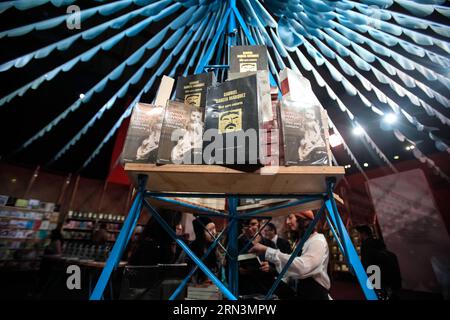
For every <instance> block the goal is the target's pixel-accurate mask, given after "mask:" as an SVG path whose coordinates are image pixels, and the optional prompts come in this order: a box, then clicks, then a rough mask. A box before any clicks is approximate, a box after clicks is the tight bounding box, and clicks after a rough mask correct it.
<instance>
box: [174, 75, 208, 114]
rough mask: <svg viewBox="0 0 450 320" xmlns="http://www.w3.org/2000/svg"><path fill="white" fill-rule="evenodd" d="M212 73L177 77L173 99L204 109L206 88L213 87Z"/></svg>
mask: <svg viewBox="0 0 450 320" xmlns="http://www.w3.org/2000/svg"><path fill="white" fill-rule="evenodd" d="M215 82H216V78H215V75H214V72H208V73H201V74H195V75H188V76H186V77H182V76H180V77H178V80H177V88H176V93H175V99H176V100H178V101H183V102H184V103H186V104H188V105H192V106H195V107H200V108H204V107H205V106H206V91H207V88H208V87H210V86H212V85H214V84H215Z"/></svg>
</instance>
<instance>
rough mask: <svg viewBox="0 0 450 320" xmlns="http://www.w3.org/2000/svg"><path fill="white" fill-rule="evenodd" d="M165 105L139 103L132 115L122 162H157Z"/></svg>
mask: <svg viewBox="0 0 450 320" xmlns="http://www.w3.org/2000/svg"><path fill="white" fill-rule="evenodd" d="M164 109H165V108H164V107H163V106H155V105H152V104H147V103H140V102H139V103H137V104H136V106H135V107H134V110H133V113H132V115H131V120H130V125H129V127H128V132H127V137H126V140H125V145H124V148H123V152H122V156H121V160H122V163H128V162H136V163H155V162H156V157H157V154H158V144H159V138H160V134H161V125H162V120H163V116H164Z"/></svg>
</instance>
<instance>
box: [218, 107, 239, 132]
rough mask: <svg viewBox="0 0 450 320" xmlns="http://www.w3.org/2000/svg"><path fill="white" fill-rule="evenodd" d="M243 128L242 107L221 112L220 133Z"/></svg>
mask: <svg viewBox="0 0 450 320" xmlns="http://www.w3.org/2000/svg"><path fill="white" fill-rule="evenodd" d="M239 130H242V109H234V110H229V111H225V112H221V113H220V114H219V133H220V134H222V133H228V132H236V131H239Z"/></svg>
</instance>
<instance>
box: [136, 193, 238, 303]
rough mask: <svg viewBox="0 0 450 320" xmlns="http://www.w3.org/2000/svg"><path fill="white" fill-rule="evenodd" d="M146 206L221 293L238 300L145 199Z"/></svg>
mask: <svg viewBox="0 0 450 320" xmlns="http://www.w3.org/2000/svg"><path fill="white" fill-rule="evenodd" d="M144 205H145V206H146V207H147V208H148V209H149V210H150V212H151V213H152V216H153V217H154V218H155V219H156V221H158V223H159V224H160V225H161V227H163V229H165V231H166V232H167V233H168V234H169V235H170V236H171V237H172V239H174V240H175V242H176V243H177V244H178V245H179V246H180V247H181V248H182V249H183V250H184V251H185V252H186V254H187V255H188V256H189V258H191V259H192V260H193V261H194V262H195V264H197V265H198V266H199V268H200V269H201V270H202V271H203V272H204V273H205V274H206V275H207V277H208V278H209V279H211V281H212V282H213V283H214V284H215V285H216V286H217V287H218V288H219V290H220V291H222V293H223V294H224V295H225V296H226V297H227V298H228V299H230V300H237V298H236V297H235V296H234V295H233V294H232V293H231V292H230V290H228V288H227V287H225V286H224V285H223V283H222V282H221V281H220V280H219V279H217V277H216V276H215V275H214V274H213V273H212V272H211V270H209V268H208V267H207V266H206V265H205V264H204V263H203V262H202V261H201V260H200V259H199V258H198V257H197V256H196V255H195V253H193V252H192V250H191V249H190V248H189V247H188V246H187V245H186V244H185V243H184V241H182V240H181V239H178V238H177V235H176V234H175V231H174V230H172V229H171V227H170V226H169V225H168V224H167V222H166V221H164V219H163V218H162V217H161V216H160V215H159V213H158V212H157V211H156V210H155V209H154V208H153V207H152V206H151V205H150V204H149V203H148V202H147V200H145V199H144Z"/></svg>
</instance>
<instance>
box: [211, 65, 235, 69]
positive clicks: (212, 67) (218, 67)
mask: <svg viewBox="0 0 450 320" xmlns="http://www.w3.org/2000/svg"><path fill="white" fill-rule="evenodd" d="M206 68H211V69H228V68H230V66H229V65H227V64H208V65H206V66H205V69H206Z"/></svg>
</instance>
